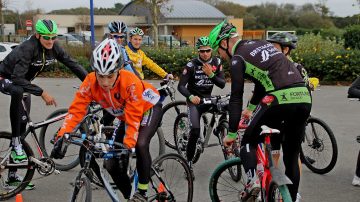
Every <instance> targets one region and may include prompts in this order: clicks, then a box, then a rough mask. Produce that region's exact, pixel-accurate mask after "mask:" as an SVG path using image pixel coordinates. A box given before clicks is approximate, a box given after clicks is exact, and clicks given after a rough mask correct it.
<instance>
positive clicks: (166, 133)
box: [157, 80, 187, 149]
mask: <svg viewBox="0 0 360 202" xmlns="http://www.w3.org/2000/svg"><path fill="white" fill-rule="evenodd" d="M174 83H175V81H174V80H170V81H169V82H168V83H167V86H168V88H167V89H166V93H167V95H169V97H170V100H171V102H170V103H168V104H166V105H165V106H163V108H162V114H163V115H162V116H163V117H162V120H161V122H160V126H159V128H158V130H157V133H158V134H159V135H162V136H163V137H164V139H165V144H166V146H168V147H170V148H171V149H176V145H175V142H174V139H173V134H172V133H173V127H174V122H175V120H174V117H175V118H176V117H177V116H178V115H179V114H180V113H182V112H186V111H187V105H186V101H183V100H182V101H177V100H176V99H175V92H176V90H175V88H174Z"/></svg>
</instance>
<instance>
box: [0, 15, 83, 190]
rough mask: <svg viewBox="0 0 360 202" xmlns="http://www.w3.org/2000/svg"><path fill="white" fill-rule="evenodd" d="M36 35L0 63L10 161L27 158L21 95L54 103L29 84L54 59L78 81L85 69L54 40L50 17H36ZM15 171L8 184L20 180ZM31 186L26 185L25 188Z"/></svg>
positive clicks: (29, 100) (52, 24)
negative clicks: (6, 104)
mask: <svg viewBox="0 0 360 202" xmlns="http://www.w3.org/2000/svg"><path fill="white" fill-rule="evenodd" d="M35 29H36V34H34V35H33V36H31V37H30V39H29V40H26V41H24V42H23V43H21V44H20V45H19V46H17V47H16V48H15V49H14V50H13V51H11V52H10V53H9V55H7V56H6V57H5V59H4V61H3V62H2V63H1V64H0V91H1V92H2V93H4V94H8V95H10V96H11V104H10V122H11V130H12V135H13V138H12V141H11V146H12V148H13V151H12V152H11V158H12V161H14V163H19V162H24V161H27V156H26V154H25V152H24V151H23V148H22V145H21V142H20V136H21V135H22V134H23V133H24V132H25V127H26V123H27V120H24V119H22V117H23V115H24V111H23V110H24V109H23V105H22V100H23V94H24V93H30V94H33V95H36V96H41V98H42V99H43V100H44V102H45V103H46V105H55V106H56V101H55V99H54V97H52V96H51V95H50V94H49V93H48V92H47V91H45V90H43V89H42V88H41V87H39V86H37V85H35V84H32V83H31V81H32V80H33V79H34V78H35V77H36V76H37V75H38V74H39V73H40V72H41V71H42V70H43V69H46V68H48V67H49V66H50V65H51V64H52V63H54V62H55V61H56V60H58V61H60V62H62V63H63V64H65V65H66V66H67V67H68V68H69V69H71V71H72V72H73V73H75V74H76V76H77V77H79V78H80V79H81V80H84V78H85V76H86V74H87V71H86V70H85V69H84V68H83V67H82V66H81V65H79V64H78V63H77V62H76V61H75V60H73V59H72V58H71V57H70V56H69V55H68V54H67V53H66V52H65V50H64V49H63V48H61V47H60V45H59V44H58V43H57V42H56V40H55V39H56V37H57V31H58V29H57V25H56V23H55V21H53V20H45V19H43V20H38V21H37V22H36V25H35ZM24 101H25V103H26V110H27V111H28V112H30V105H31V98H30V97H29V96H28V97H27V98H24ZM18 177H19V176H17V175H16V171H11V172H9V180H8V184H9V185H11V184H14V183H15V184H16V183H19V182H21V181H20V180H19V179H18ZM31 187H33V184H30V185H29V186H28V187H27V188H28V189H29V188H31Z"/></svg>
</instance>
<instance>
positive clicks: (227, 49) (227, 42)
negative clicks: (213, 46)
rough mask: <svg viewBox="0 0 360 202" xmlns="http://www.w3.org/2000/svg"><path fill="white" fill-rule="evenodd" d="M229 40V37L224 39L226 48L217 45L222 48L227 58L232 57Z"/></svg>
mask: <svg viewBox="0 0 360 202" xmlns="http://www.w3.org/2000/svg"><path fill="white" fill-rule="evenodd" d="M229 40H230V38H227V39H226V44H227V48H224V47H222V46H221V45H219V48H221V49H223V50H224V51H225V52H226V54H227V55H228V56H229V58H232V56H231V53H230V51H229Z"/></svg>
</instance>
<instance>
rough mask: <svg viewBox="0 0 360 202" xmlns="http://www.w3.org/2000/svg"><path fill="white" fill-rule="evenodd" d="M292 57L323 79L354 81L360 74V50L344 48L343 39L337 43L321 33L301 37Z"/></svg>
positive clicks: (313, 74)
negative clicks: (324, 37) (325, 37)
mask: <svg viewBox="0 0 360 202" xmlns="http://www.w3.org/2000/svg"><path fill="white" fill-rule="evenodd" d="M292 57H293V59H294V61H296V62H298V63H301V64H302V65H303V66H304V67H305V68H306V69H307V70H308V73H309V75H310V76H315V77H318V78H319V79H320V80H322V81H327V82H335V81H353V80H354V79H355V78H357V76H358V75H360V50H354V49H351V48H347V49H344V48H343V42H342V41H340V42H339V43H336V42H334V41H332V40H329V39H323V38H322V37H321V36H320V35H314V34H305V35H304V36H303V37H301V38H300V40H299V42H298V48H297V49H296V50H295V51H294V52H293V53H292Z"/></svg>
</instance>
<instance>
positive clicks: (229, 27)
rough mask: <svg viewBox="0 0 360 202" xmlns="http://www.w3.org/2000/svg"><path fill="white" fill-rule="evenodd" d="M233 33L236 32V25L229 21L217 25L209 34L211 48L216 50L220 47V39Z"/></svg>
mask: <svg viewBox="0 0 360 202" xmlns="http://www.w3.org/2000/svg"><path fill="white" fill-rule="evenodd" d="M233 33H236V27H235V26H234V25H233V24H231V23H228V22H227V21H226V20H224V21H222V22H221V23H220V24H218V25H216V26H215V27H214V29H212V30H211V32H210V35H209V40H210V45H211V48H212V49H214V50H216V49H217V48H219V44H220V41H221V40H223V39H226V38H230V37H231V35H232V34H233Z"/></svg>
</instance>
